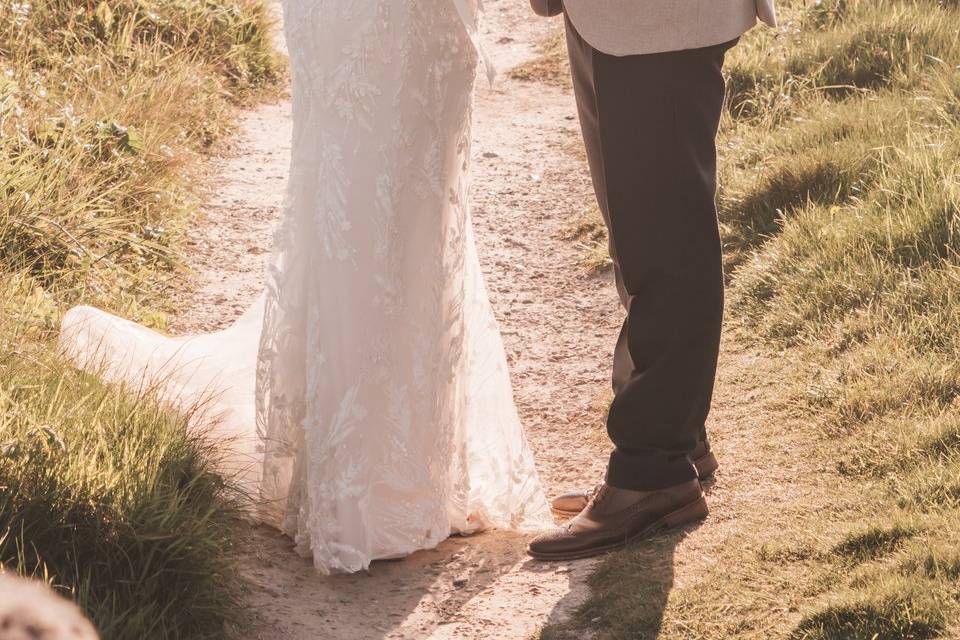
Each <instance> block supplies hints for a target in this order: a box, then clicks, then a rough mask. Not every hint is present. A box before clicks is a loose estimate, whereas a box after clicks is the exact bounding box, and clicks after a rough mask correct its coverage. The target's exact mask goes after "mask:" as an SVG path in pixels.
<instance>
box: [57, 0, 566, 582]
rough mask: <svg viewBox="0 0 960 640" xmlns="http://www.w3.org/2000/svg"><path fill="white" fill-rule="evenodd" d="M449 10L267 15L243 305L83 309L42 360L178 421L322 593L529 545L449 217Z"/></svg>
mask: <svg viewBox="0 0 960 640" xmlns="http://www.w3.org/2000/svg"><path fill="white" fill-rule="evenodd" d="M458 2H459V4H460V7H459V8H460V9H461V12H459V13H458V7H457V6H455V3H454V2H451V0H286V2H285V5H284V22H285V30H286V35H287V45H288V48H289V51H290V58H291V69H292V75H293V95H292V100H293V125H294V134H293V144H292V160H291V167H290V180H289V186H288V194H287V203H286V206H285V212H284V215H283V218H282V220H281V222H280V225H279V228H278V230H277V232H276V236H275V240H274V252H273V255H272V258H271V261H270V266H269V269H268V277H267V284H266V288H265V291H264V293H263V294H262V296H261V297H260V299H259V300H258V301H257V302H256V303H255V304H254V305H253V306H252V307H251V308H250V309H249V310H248V311H247V312H246V313H245V314H244V315H243V316H242V317H241V318H240V319H239V320H238V321H237V322H236V323H235V324H234V325H233V326H231V327H229V328H227V329H225V330H224V331H221V332H217V333H213V334H207V335H200V336H188V337H183V338H169V337H166V336H163V335H161V334H159V333H156V332H154V331H151V330H149V329H147V328H144V327H142V326H140V325H137V324H135V323H132V322H129V321H127V320H123V319H120V318H117V317H115V316H112V315H110V314H107V313H105V312H103V311H99V310H97V309H93V308H91V307H78V308H75V309H73V310H71V311H69V312H68V313H67V315H66V316H65V318H64V323H63V328H62V334H61V343H62V346H63V349H64V351H65V352H66V353H67V354H69V355H70V356H71V357H73V358H74V359H75V360H76V361H77V362H78V363H79V364H80V365H81V366H84V367H87V368H89V369H91V370H96V371H97V372H99V373H101V374H102V375H104V376H105V377H107V378H108V379H109V380H112V381H124V382H127V383H147V384H151V385H152V386H154V387H156V389H157V391H158V393H160V395H161V396H162V397H163V398H165V399H166V400H167V401H169V402H173V403H177V404H181V405H185V406H192V405H195V404H197V403H200V402H205V406H206V410H205V411H202V412H198V413H197V414H196V416H197V418H196V419H197V421H202V422H203V423H204V424H205V425H207V426H208V427H209V428H210V429H211V430H212V431H213V433H214V434H215V435H217V436H222V437H223V439H224V442H225V445H224V446H226V447H229V451H230V454H229V455H227V456H225V459H224V462H223V465H224V467H225V470H226V471H228V472H229V473H231V474H232V475H234V476H235V477H237V478H238V480H239V481H241V482H242V483H243V484H244V485H245V486H246V487H247V488H248V489H249V490H250V491H251V492H252V493H254V494H255V495H258V496H259V497H260V500H259V502H258V506H257V514H258V516H259V517H260V518H261V519H262V520H264V521H266V522H268V523H270V524H273V525H274V526H276V527H279V528H280V529H282V530H283V531H284V532H286V533H287V534H289V535H290V536H291V537H292V538H293V539H294V540H295V542H296V546H297V550H298V552H299V553H301V554H302V555H304V556H308V557H312V558H313V562H314V564H315V565H316V567H317V568H318V569H319V570H320V571H322V572H324V573H334V572H353V571H359V570H363V569H365V568H366V567H368V566H369V564H370V562H371V561H372V560H375V559H378V558H389V557H398V556H403V555H406V554H409V553H411V552H413V551H416V550H418V549H424V548H431V547H434V546H435V545H437V544H438V543H439V542H440V541H442V540H443V539H444V538H446V537H447V536H449V535H450V534H451V533H472V532H476V531H479V530H482V529H486V528H491V527H497V528H509V529H515V530H521V531H529V530H536V529H539V528H542V527H545V526H549V524H550V522H551V520H550V514H549V509H548V506H547V503H546V499H545V497H544V493H543V490H542V487H541V484H540V481H539V478H538V475H537V472H536V470H535V468H534V464H533V457H532V454H531V451H530V448H529V446H528V443H527V440H526V438H525V435H524V432H523V429H522V426H521V424H520V420H519V417H518V415H517V411H516V407H515V404H514V401H513V394H512V389H511V386H510V379H509V373H508V370H507V363H506V357H505V353H504V347H503V343H502V339H501V336H500V332H499V329H498V327H497V323H496V321H495V319H494V317H493V313H492V310H491V306H490V302H489V298H488V295H487V290H486V285H485V283H484V279H483V275H482V273H481V270H480V264H479V260H478V256H477V250H476V245H475V242H474V237H473V229H472V224H471V220H470V213H469V207H468V201H467V198H468V170H469V160H470V124H471V109H472V89H473V84H474V79H475V75H476V67H477V53H476V49H475V47H474V44H473V42H472V41H471V38H470V35H469V34H468V30H467V29H465V28H464V24H463V16H462V6H463V5H462V0H458Z"/></svg>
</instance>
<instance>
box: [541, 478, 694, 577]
mask: <svg viewBox="0 0 960 640" xmlns="http://www.w3.org/2000/svg"><path fill="white" fill-rule="evenodd" d="M706 517H707V499H706V498H705V497H704V495H703V489H702V488H701V487H700V481H699V480H691V481H690V482H685V483H683V484H680V485H676V486H674V487H670V488H668V489H658V490H656V491H630V490H628V489H617V488H616V487H611V486H610V485H608V484H604V485H601V486H600V488H599V489H598V490H597V492H596V493H595V494H594V495H593V497H592V498H591V499H590V503H589V504H588V505H587V508H586V509H584V510H583V511H582V512H581V513H580V515H578V516H577V517H575V518H574V519H573V520H570V521H569V522H567V523H566V524H564V525H563V526H561V527H558V528H556V529H554V530H552V531H548V532H546V533H543V534H541V535H539V536H537V537H536V538H534V539H533V541H531V542H530V545H529V546H528V547H527V553H528V554H530V555H531V556H533V557H534V558H536V559H538V560H575V559H578V558H589V557H590V556H595V555H599V554H601V553H605V552H607V551H613V550H615V549H619V548H621V547H624V546H626V545H627V544H628V543H630V542H632V541H634V540H639V539H641V538H645V537H647V536H649V535H652V534H654V533H657V532H658V531H662V530H665V529H671V528H673V527H679V526H683V525H685V524H687V523H690V522H696V521H698V520H703V519H704V518H706Z"/></svg>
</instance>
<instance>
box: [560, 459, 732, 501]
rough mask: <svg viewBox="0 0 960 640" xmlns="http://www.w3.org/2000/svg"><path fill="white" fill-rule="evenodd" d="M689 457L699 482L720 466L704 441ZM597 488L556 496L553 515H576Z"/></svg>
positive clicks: (711, 474)
mask: <svg viewBox="0 0 960 640" xmlns="http://www.w3.org/2000/svg"><path fill="white" fill-rule="evenodd" d="M690 459H691V460H693V466H695V467H696V468H697V476H698V477H699V478H700V481H701V482H703V481H705V480H709V479H710V478H711V477H713V474H715V473H716V472H717V469H718V468H719V467H720V462H719V461H718V460H717V456H715V455H713V451H711V450H710V445H709V444H707V443H706V442H698V443H697V448H696V449H694V450H693V452H692V453H691V454H690ZM597 488H598V487H594V488H593V489H591V490H589V491H573V492H570V493H565V494H563V495H560V496H557V497H556V498H554V499H553V502H552V503H551V505H550V507H551V509H552V510H553V513H554V515H556V516H559V517H561V518H572V517H573V516H575V515H577V514H578V513H580V512H581V511H583V510H584V509H586V508H587V503H588V502H590V498H592V497H593V494H594V493H595V492H596V490H597Z"/></svg>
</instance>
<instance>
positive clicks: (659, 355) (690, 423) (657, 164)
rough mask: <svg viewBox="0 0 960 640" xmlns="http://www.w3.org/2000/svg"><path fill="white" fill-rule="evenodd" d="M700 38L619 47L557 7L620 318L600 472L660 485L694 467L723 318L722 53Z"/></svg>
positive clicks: (640, 484) (613, 480) (621, 483)
mask: <svg viewBox="0 0 960 640" xmlns="http://www.w3.org/2000/svg"><path fill="white" fill-rule="evenodd" d="M735 43H736V41H732V42H728V43H724V44H722V45H717V46H713V47H707V48H703V49H691V50H686V51H677V52H669V53H657V54H649V55H636V56H624V57H617V56H611V55H607V54H604V53H602V52H600V51H598V50H596V49H594V48H593V47H591V46H590V44H588V43H587V42H586V41H584V40H583V38H582V37H581V36H580V35H579V34H578V33H577V31H576V29H575V28H574V26H573V25H572V24H571V22H570V20H569V19H567V44H568V49H569V53H570V61H571V68H572V73H573V83H574V90H575V93H576V99H577V106H578V109H579V112H580V123H581V127H582V129H583V137H584V142H585V144H586V149H587V157H588V159H589V163H590V171H591V175H592V177H593V183H594V187H595V190H596V194H597V200H598V203H599V206H600V211H601V212H602V214H603V217H604V221H605V223H606V225H607V229H608V231H609V237H610V256H611V258H612V259H613V265H614V273H615V276H616V281H617V289H618V290H619V293H620V298H621V301H622V303H623V306H624V307H625V309H626V310H627V318H626V321H625V322H624V325H623V328H622V330H621V332H620V337H619V340H618V343H617V347H616V351H615V355H614V365H613V388H614V394H615V395H614V400H613V403H612V404H611V406H610V412H609V415H608V418H607V430H608V433H609V434H610V438H611V440H612V441H613V443H614V445H615V447H616V448H615V449H614V451H613V453H612V454H611V457H610V466H609V470H608V473H607V482H609V483H610V484H611V485H613V486H616V487H620V488H623V489H634V490H650V489H657V488H664V487H669V486H672V485H676V484H679V483H682V482H685V481H688V480H692V479H693V478H695V477H696V470H695V469H694V467H693V465H692V463H691V462H690V459H689V455H688V454H689V453H690V452H691V451H692V450H693V448H694V447H695V446H696V444H697V441H698V440H702V439H705V437H706V434H705V428H704V425H705V422H706V418H707V414H708V413H709V411H710V401H711V397H712V395H713V386H714V380H715V378H716V370H717V356H718V352H719V347H720V332H721V324H722V319H723V296H724V280H723V263H722V258H721V248H720V236H719V230H718V224H717V209H716V204H715V197H716V172H717V162H716V134H717V127H718V126H719V121H720V114H721V110H722V108H723V100H724V92H725V87H724V80H723V76H722V75H721V69H722V67H723V59H724V54H725V52H726V51H727V49H729V48H730V47H731V46H733V45H734V44H735Z"/></svg>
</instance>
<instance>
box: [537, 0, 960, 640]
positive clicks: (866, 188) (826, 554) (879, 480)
mask: <svg viewBox="0 0 960 640" xmlns="http://www.w3.org/2000/svg"><path fill="white" fill-rule="evenodd" d="M781 4H783V6H782V7H781V13H782V18H783V22H784V24H783V28H782V29H781V31H780V32H779V33H778V34H777V33H774V32H772V31H770V30H762V31H757V32H755V33H752V34H750V35H749V36H748V37H746V38H745V39H744V41H743V42H742V43H741V45H740V46H738V47H737V48H736V49H735V50H734V51H733V52H732V53H731V55H730V59H729V63H728V65H727V73H728V88H729V100H728V109H727V114H726V116H725V121H724V123H723V127H722V132H721V138H720V149H721V180H720V182H721V193H720V198H719V204H720V217H721V226H722V231H723V237H724V242H725V245H726V254H727V257H726V261H727V267H728V276H729V280H730V287H729V298H730V311H729V313H728V325H729V329H730V331H731V333H732V334H735V335H737V336H738V338H737V341H739V342H742V343H747V344H750V345H752V347H753V348H756V349H759V350H761V351H762V352H764V353H767V354H769V356H773V357H772V358H770V357H769V356H768V359H770V360H771V361H773V362H774V363H775V364H776V366H774V365H770V366H771V367H773V368H772V369H770V370H769V371H768V374H769V375H770V376H772V377H775V378H776V379H778V381H779V382H778V384H777V389H776V390H775V391H771V392H769V393H768V395H769V396H770V398H772V400H771V399H770V398H768V400H767V403H768V404H773V405H775V406H774V407H773V408H774V409H775V410H776V412H777V414H778V415H780V416H781V419H782V420H783V421H784V422H785V424H790V425H795V426H791V429H792V430H793V431H791V433H790V434H789V435H786V434H784V433H783V431H782V430H777V431H765V432H763V433H767V434H769V437H770V438H772V439H775V441H773V442H770V443H767V442H753V443H752V444H751V446H752V447H753V448H766V449H767V450H768V451H769V453H770V455H772V456H775V457H776V460H777V461H778V462H777V464H784V465H789V464H797V465H799V468H801V469H802V468H808V469H810V470H811V471H810V476H809V477H807V478H806V479H804V478H796V479H792V480H791V481H790V482H785V483H781V484H780V486H779V487H778V488H777V491H776V492H775V493H774V495H773V496H772V497H773V498H775V500H777V502H774V503H770V502H767V501H765V500H759V501H758V502H756V503H754V504H753V506H752V507H751V508H750V509H745V510H741V511H738V512H737V513H739V514H740V516H739V517H741V518H742V521H741V522H740V525H739V527H740V528H739V529H738V531H739V533H727V534H725V535H726V537H725V538H723V539H722V540H721V541H720V542H718V543H717V545H718V546H716V547H714V548H711V549H710V550H709V552H704V553H709V555H711V557H712V558H714V559H715V560H716V558H720V560H716V561H715V563H714V564H711V563H709V562H708V563H706V565H705V566H703V567H702V568H701V569H699V570H698V572H697V575H694V576H689V575H688V576H687V579H686V580H685V581H684V583H683V584H678V585H672V584H668V585H667V590H668V592H669V595H668V596H666V597H664V598H662V599H661V600H662V606H659V607H654V609H653V610H652V611H651V610H650V606H649V603H650V598H649V591H650V582H651V578H650V576H649V575H645V572H647V571H649V570H650V569H649V567H650V565H649V562H650V556H649V554H650V552H651V549H658V548H659V549H660V550H661V552H664V553H666V552H668V551H672V547H673V546H674V545H676V544H681V542H682V536H680V537H678V536H674V537H669V536H668V537H666V538H664V539H658V540H654V541H652V542H650V543H649V544H647V545H638V547H637V548H636V549H634V550H631V551H628V552H625V553H622V554H615V555H613V556H611V557H610V559H609V560H607V561H605V562H603V563H601V565H600V568H599V570H598V572H597V573H596V574H595V576H594V578H593V581H592V583H591V587H592V595H591V597H590V599H588V601H587V602H586V603H585V604H584V606H583V608H582V609H581V610H580V611H579V612H578V613H577V614H576V615H575V616H574V618H573V620H572V621H571V622H570V623H568V624H567V625H565V626H553V627H549V628H547V629H546V630H545V631H544V632H543V634H542V635H543V637H545V638H566V637H580V636H582V635H583V633H584V630H585V629H589V630H591V631H592V632H593V633H595V634H597V635H598V637H610V638H628V637H629V638H643V637H670V638H673V637H676V638H713V637H738V638H769V637H784V638H792V639H796V638H803V639H807V638H810V639H813V638H818V639H834V638H838V639H839V638H844V639H856V638H864V639H867V640H870V639H882V638H932V637H943V636H944V635H947V634H950V633H951V632H952V631H951V630H955V629H956V628H958V623H960V609H958V599H957V591H956V579H957V576H958V567H960V560H958V555H957V551H956V549H957V548H958V539H957V536H956V534H955V532H956V531H957V530H960V365H958V364H957V363H958V362H960V337H958V336H960V320H958V318H960V306H958V305H960V302H958V301H960V257H958V256H960V235H958V232H960V170H958V167H960V142H958V141H960V37H958V35H957V34H958V33H960V7H958V6H957V4H956V2H936V1H934V0H871V1H866V0H822V1H820V2H816V3H814V2H805V1H801V0H793V1H790V2H785V3H781ZM541 62H543V63H544V64H545V63H547V62H548V60H547V59H543V60H541ZM540 73H541V74H542V75H544V76H546V77H549V76H550V74H549V73H547V72H540ZM592 223H593V224H594V225H596V224H597V220H596V218H594V219H593V221H592ZM578 224H581V225H582V226H583V227H584V228H587V227H589V225H590V224H591V221H590V220H589V219H588V220H587V221H585V222H583V223H578ZM591 238H593V240H594V241H595V242H597V243H602V242H603V241H604V239H603V238H602V236H601V235H600V234H597V233H594V234H593V235H591ZM751 366H759V365H751ZM788 445H789V446H788ZM778 448H779V449H783V448H788V449H789V450H790V451H791V452H792V453H791V454H789V455H788V454H783V453H781V452H780V451H779V449H778ZM744 451H745V450H744ZM797 456H799V457H801V458H802V461H801V462H799V463H798V462H796V460H795V458H796V457H797ZM814 469H816V471H815V472H814V471H813V470H814ZM817 478H820V479H821V480H820V481H819V483H818V482H817ZM805 483H806V484H805ZM797 486H800V487H807V492H806V493H804V492H802V491H800V490H799V489H795V488H796V487H797ZM791 491H799V493H797V494H796V496H795V497H794V498H789V497H788V496H789V495H792V494H791V493H790V492H791ZM781 499H782V500H783V501H789V500H793V501H794V502H792V503H790V504H791V505H792V507H791V509H794V510H792V511H789V512H788V513H783V514H781V516H780V519H778V521H777V522H776V524H775V525H771V524H769V523H765V522H763V521H762V520H761V519H757V518H754V517H753V516H752V515H751V514H752V513H753V510H756V509H761V510H762V509H765V508H766V505H768V504H780V503H779V500H781ZM730 508H731V507H729V506H728V507H727V509H728V510H729V509H730ZM804 509H807V510H814V511H815V513H804V511H803V510H804ZM711 526H721V525H711ZM769 536H774V537H775V539H776V541H777V543H776V545H773V546H771V543H770V539H769V538H768V537H769ZM664 545H666V547H665V548H666V551H665V548H664ZM644 554H647V555H646V556H645V555H644ZM644 558H646V562H647V563H646V564H645V563H644ZM700 564H703V563H700ZM671 583H672V580H671ZM671 587H672V588H671ZM632 594H636V595H632ZM644 612H646V613H644Z"/></svg>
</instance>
